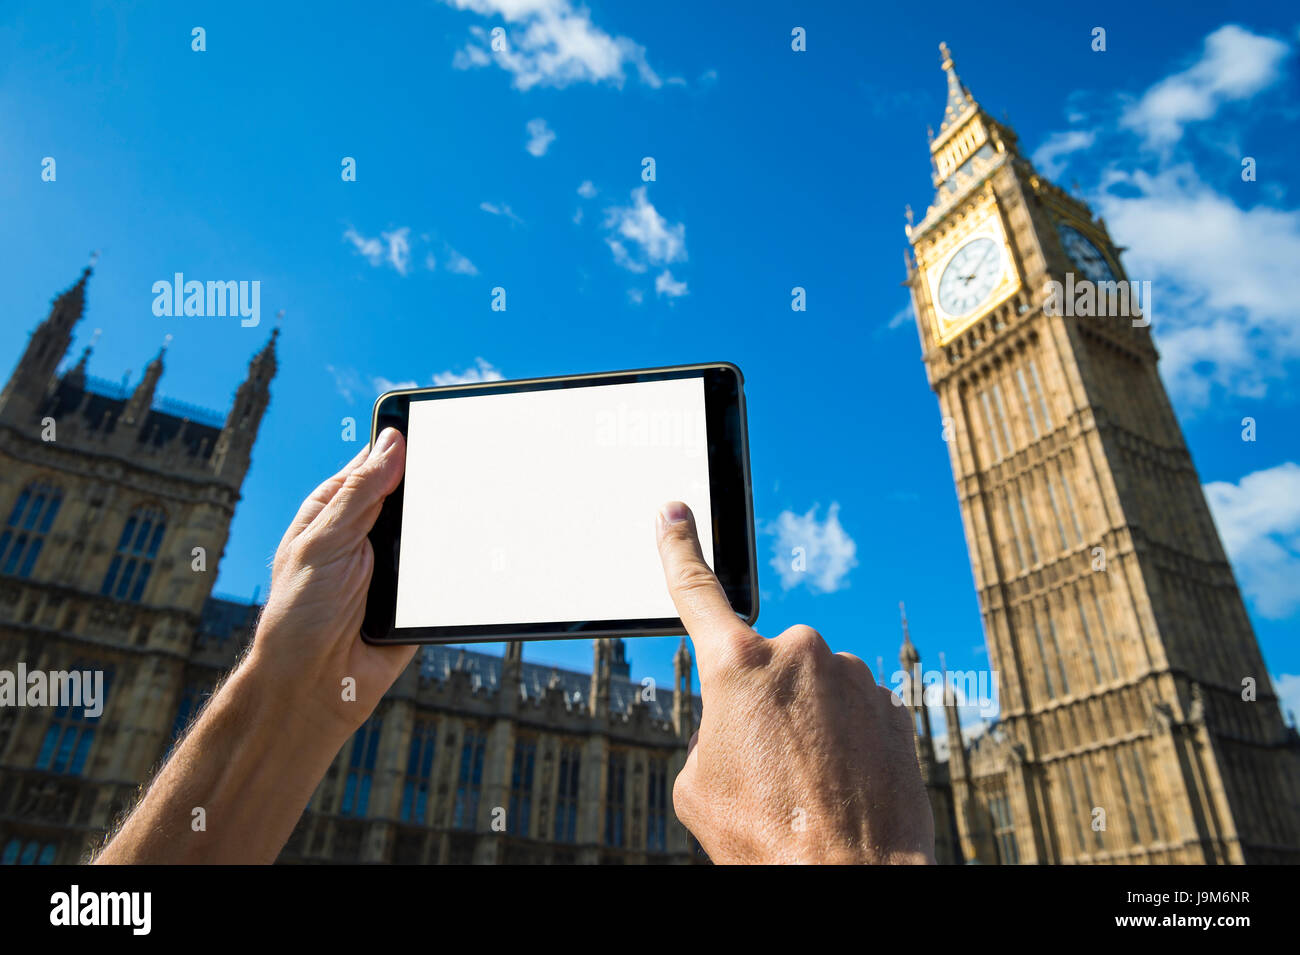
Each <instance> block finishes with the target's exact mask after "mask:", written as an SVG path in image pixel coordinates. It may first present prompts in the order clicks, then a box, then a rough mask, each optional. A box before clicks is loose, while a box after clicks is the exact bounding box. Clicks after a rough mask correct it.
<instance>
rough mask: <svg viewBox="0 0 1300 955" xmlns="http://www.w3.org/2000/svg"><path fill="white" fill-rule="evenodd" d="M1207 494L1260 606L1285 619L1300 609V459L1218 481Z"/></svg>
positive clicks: (1240, 575)
mask: <svg viewBox="0 0 1300 955" xmlns="http://www.w3.org/2000/svg"><path fill="white" fill-rule="evenodd" d="M1205 496H1206V499H1207V500H1208V501H1209V504H1210V510H1211V511H1212V512H1213V513H1214V522H1215V524H1216V525H1217V526H1218V528H1219V535H1220V537H1221V538H1222V539H1223V546H1224V549H1225V550H1226V551H1227V552H1228V557H1229V559H1230V560H1231V561H1232V566H1233V569H1234V570H1236V572H1237V579H1238V581H1239V582H1240V584H1241V589H1242V591H1243V592H1244V593H1245V595H1246V596H1247V597H1248V598H1249V599H1250V601H1251V603H1252V604H1253V605H1254V607H1255V612H1256V613H1258V614H1259V615H1260V616H1261V617H1264V618H1266V619H1270V620H1282V619H1285V618H1287V617H1289V616H1291V615H1292V614H1293V613H1295V612H1296V611H1297V610H1300V465H1298V464H1296V463H1295V462H1294V461H1288V462H1286V463H1285V464H1279V465H1278V466H1276V467H1273V468H1269V469H1267V470H1264V471H1255V472H1253V473H1251V474H1247V475H1246V476H1245V477H1243V478H1242V479H1241V480H1240V481H1239V482H1237V483H1236V484H1232V483H1230V482H1228V481H1214V482H1212V483H1210V484H1207V485H1205Z"/></svg>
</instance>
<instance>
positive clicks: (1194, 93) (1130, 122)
mask: <svg viewBox="0 0 1300 955" xmlns="http://www.w3.org/2000/svg"><path fill="white" fill-rule="evenodd" d="M1288 52H1289V50H1288V48H1287V45H1286V44H1285V43H1283V42H1282V41H1281V40H1275V39H1273V38H1272V37H1267V36H1261V35H1259V34H1256V33H1251V32H1250V31H1249V30H1246V29H1243V28H1242V27H1239V26H1236V25H1235V24H1231V23H1230V24H1227V25H1226V26H1222V27H1219V29H1217V30H1215V31H1214V32H1213V33H1211V34H1210V35H1209V36H1207V37H1206V38H1205V49H1204V50H1203V51H1202V53H1201V57H1200V59H1199V60H1197V61H1196V62H1195V63H1194V64H1192V66H1190V67H1188V68H1187V69H1186V70H1183V71H1182V72H1181V73H1174V74H1173V75H1171V76H1167V77H1165V78H1164V79H1162V80H1161V81H1160V82H1158V83H1156V84H1155V85H1154V86H1152V87H1151V88H1150V89H1148V90H1147V91H1146V92H1145V93H1143V94H1142V97H1141V98H1140V99H1139V100H1138V101H1137V102H1136V103H1134V104H1132V105H1131V106H1130V107H1129V108H1128V109H1126V110H1125V111H1124V116H1123V118H1122V119H1121V123H1122V125H1124V126H1125V127H1127V128H1130V129H1133V130H1135V131H1137V132H1138V133H1139V134H1140V135H1141V136H1143V137H1144V139H1145V140H1146V142H1147V145H1149V146H1154V147H1167V146H1169V145H1171V144H1172V143H1174V142H1177V141H1178V139H1179V138H1181V136H1182V134H1183V127H1184V126H1186V125H1187V124H1189V123H1192V122H1196V121H1199V120H1206V119H1209V118H1210V117H1211V116H1213V115H1214V114H1215V112H1216V111H1217V110H1218V109H1219V107H1220V106H1221V105H1222V104H1224V103H1229V102H1233V101H1237V100H1245V99H1249V98H1250V97H1252V96H1254V95H1255V94H1256V93H1258V92H1259V91H1260V90H1262V89H1265V88H1266V87H1268V86H1271V85H1272V84H1273V83H1274V82H1276V81H1277V80H1278V79H1279V78H1280V77H1281V75H1282V69H1281V66H1282V61H1283V60H1284V59H1286V56H1287V54H1288Z"/></svg>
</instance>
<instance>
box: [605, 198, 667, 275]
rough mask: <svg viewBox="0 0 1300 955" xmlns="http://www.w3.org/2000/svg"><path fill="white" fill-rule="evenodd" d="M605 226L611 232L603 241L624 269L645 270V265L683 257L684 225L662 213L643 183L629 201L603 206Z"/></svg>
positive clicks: (657, 264)
mask: <svg viewBox="0 0 1300 955" xmlns="http://www.w3.org/2000/svg"><path fill="white" fill-rule="evenodd" d="M605 228H606V229H609V230H610V232H611V234H610V235H609V236H608V237H607V238H606V239H605V241H606V242H607V243H608V244H609V248H610V251H611V252H613V253H614V261H615V262H617V263H618V264H619V265H621V266H623V267H624V268H625V269H628V270H630V271H633V272H644V271H645V270H646V268H647V266H648V265H654V266H660V265H667V264H669V263H672V262H684V261H686V226H685V225H684V224H682V223H680V222H678V223H676V224H672V223H670V222H668V220H667V219H665V218H664V217H663V216H661V215H660V214H659V212H658V211H657V210H656V209H655V207H654V205H653V204H651V202H650V201H649V200H648V199H647V198H646V187H645V186H640V187H639V188H636V189H633V190H632V205H630V206H614V207H612V208H610V209H607V210H605ZM629 243H630V244H632V245H633V246H635V247H636V252H635V253H634V252H633V251H632V250H630V249H629V248H628V244H629Z"/></svg>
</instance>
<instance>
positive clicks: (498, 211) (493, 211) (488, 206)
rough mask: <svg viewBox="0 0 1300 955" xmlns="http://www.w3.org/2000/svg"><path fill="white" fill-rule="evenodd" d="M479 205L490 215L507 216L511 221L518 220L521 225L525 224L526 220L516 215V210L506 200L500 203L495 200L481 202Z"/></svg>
mask: <svg viewBox="0 0 1300 955" xmlns="http://www.w3.org/2000/svg"><path fill="white" fill-rule="evenodd" d="M478 207H479V208H480V209H482V210H483V211H484V212H486V213H487V214H488V215H493V216H505V217H506V218H507V219H509V220H510V221H511V222H517V223H519V224H521V225H522V224H523V221H524V220H523V219H521V218H519V216H517V215H515V210H514V209H511V208H510V206H508V205H507V204H506V203H504V202H503V203H501V204H500V205H498V204H497V203H495V202H480V203H479V204H478Z"/></svg>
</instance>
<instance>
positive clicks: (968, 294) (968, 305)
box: [939, 236, 1005, 317]
mask: <svg viewBox="0 0 1300 955" xmlns="http://www.w3.org/2000/svg"><path fill="white" fill-rule="evenodd" d="M1004 265H1005V262H1004V259H1003V255H1002V246H1001V245H999V244H998V243H997V242H995V241H993V240H992V239H990V238H988V237H987V236H980V237H979V238H975V239H971V240H970V241H969V242H967V243H966V244H965V245H964V246H962V247H961V248H960V249H958V250H957V254H956V255H954V256H953V257H952V258H951V259H950V260H949V261H948V267H947V268H945V269H944V270H943V275H941V276H940V277H939V306H940V307H941V308H942V309H943V310H944V311H945V312H947V313H948V314H949V315H952V316H955V317H960V316H962V315H968V314H969V313H971V312H973V311H974V310H975V309H976V308H977V307H978V306H979V305H980V304H981V303H982V302H984V301H985V300H986V299H987V298H988V297H989V296H990V295H991V294H992V293H993V289H994V287H995V286H996V285H997V284H998V278H999V277H1000V276H1001V275H1002V270H1003V268H1004Z"/></svg>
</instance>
